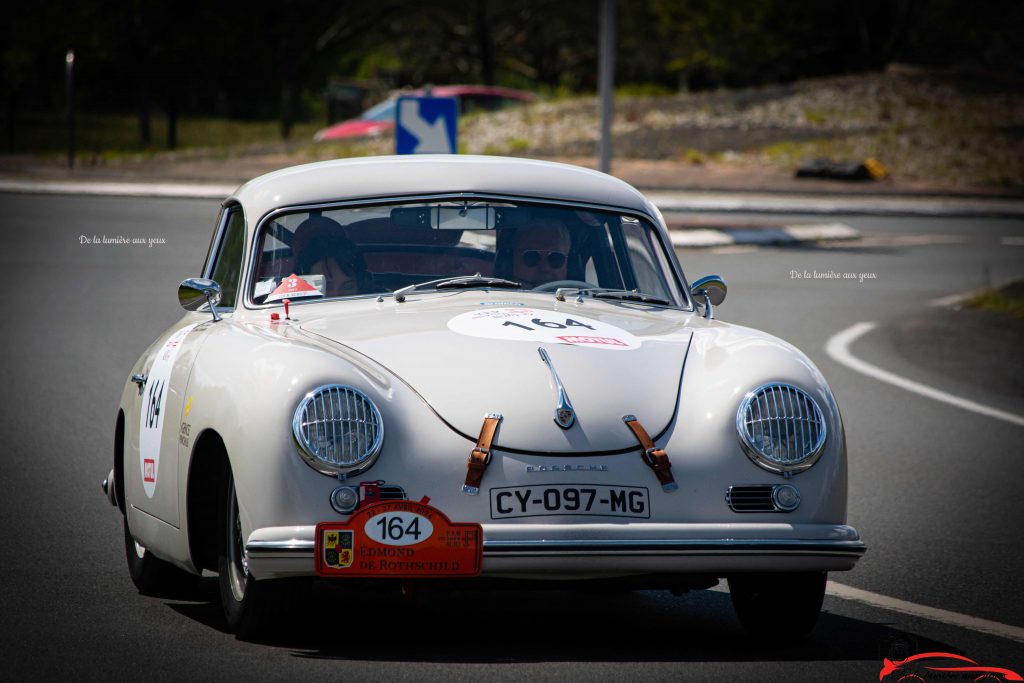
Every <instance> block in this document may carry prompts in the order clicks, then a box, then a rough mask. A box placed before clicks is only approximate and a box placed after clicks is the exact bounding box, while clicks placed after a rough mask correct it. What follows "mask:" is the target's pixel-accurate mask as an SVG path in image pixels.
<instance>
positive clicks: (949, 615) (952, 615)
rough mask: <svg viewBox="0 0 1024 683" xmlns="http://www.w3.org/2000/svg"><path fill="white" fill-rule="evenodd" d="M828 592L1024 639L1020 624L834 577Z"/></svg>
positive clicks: (725, 589) (725, 590) (723, 585)
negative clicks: (932, 604) (920, 601)
mask: <svg viewBox="0 0 1024 683" xmlns="http://www.w3.org/2000/svg"><path fill="white" fill-rule="evenodd" d="M709 590H712V591H715V592H718V593H728V592H729V586H728V585H727V584H726V583H725V582H724V581H723V582H722V583H719V584H718V585H717V586H715V587H714V588H710V589H709ZM825 595H831V596H832V597H834V598H839V599H841V600H851V601H853V602H860V603H863V604H865V605H870V606H871V607H877V608H879V609H884V610H888V611H890V612H899V613H900V614H907V615H909V616H912V617H919V618H921V619H928V620H929V621H937V622H939V623H940V624H948V625H950V626H957V627H959V628H965V629H967V630H969V631H977V632H978V633H986V634H988V635H992V636H999V637H1000V638H1006V639H1007V640H1015V641H1017V642H1018V643H1024V628H1020V627H1018V626H1011V625H1009V624H1003V623H1000V622H998V621H991V620H989V619H981V618H979V617H972V616H969V615H967V614H960V613H959V612H951V611H950V610H947V609H938V608H937V607H928V606H927V605H918V604H917V603H915V602H908V601H906V600H900V599H899V598H890V597H889V596H888V595H882V594H880V593H872V592H871V591H866V590H861V589H860V588H854V587H853V586H847V585H845V584H842V583H836V582H835V581H829V582H828V583H827V584H826V585H825Z"/></svg>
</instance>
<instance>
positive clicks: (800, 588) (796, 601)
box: [729, 572, 828, 640]
mask: <svg viewBox="0 0 1024 683" xmlns="http://www.w3.org/2000/svg"><path fill="white" fill-rule="evenodd" d="M827 579H828V574H827V573H826V572H801V573H791V574H736V575H734V576H730V577H729V594H730V596H731V597H732V605H733V608H734V609H735V610H736V616H738V617H739V620H740V623H741V624H743V628H744V629H745V630H746V631H747V632H748V633H749V634H750V635H752V636H757V637H758V638H762V639H769V640H788V639H791V638H802V637H803V636H805V635H807V634H808V633H810V631H811V629H812V628H814V624H815V623H816V622H817V621H818V615H819V614H820V613H821V603H822V601H823V600H824V598H825V582H826V580H827Z"/></svg>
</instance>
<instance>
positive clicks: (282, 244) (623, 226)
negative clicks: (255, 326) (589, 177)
mask: <svg viewBox="0 0 1024 683" xmlns="http://www.w3.org/2000/svg"><path fill="white" fill-rule="evenodd" d="M256 244H257V252H256V262H255V273H254V277H253V279H252V282H251V285H250V286H251V289H250V297H251V300H252V301H253V303H255V304H270V303H275V302H278V301H280V300H282V299H285V298H288V299H291V300H295V301H298V300H321V299H330V298H337V297H347V296H361V295H381V294H390V293H393V292H399V291H401V294H403V295H404V294H405V293H406V292H411V291H415V292H425V291H434V290H437V291H452V290H454V289H458V288H482V287H501V288H503V289H523V290H531V289H532V290H537V291H550V292H555V291H556V290H557V289H559V288H573V289H579V290H582V291H583V292H584V293H592V294H594V295H595V296H597V295H599V294H602V293H606V292H609V291H611V292H624V293H625V295H624V296H620V297H619V298H620V299H621V300H626V301H630V300H632V301H640V302H647V303H668V304H671V305H681V304H682V303H685V297H683V296H682V294H681V291H680V288H679V286H678V284H677V281H676V278H675V277H674V275H673V274H672V269H671V266H670V262H669V259H668V256H667V254H666V253H665V250H664V247H663V246H662V244H661V241H660V240H659V239H658V235H657V232H656V231H655V229H654V227H653V226H652V225H651V223H649V222H648V220H647V219H644V218H638V217H636V216H630V215H623V214H619V213H615V212H608V211H597V210H592V209H583V208H579V207H570V206H554V205H538V204H529V203H516V202H509V201H504V200H502V201H493V200H464V199H459V200H453V201H435V202H418V203H403V204H388V205H374V206H362V207H340V208H334V209H332V208H323V209H318V210H315V211H308V210H305V211H299V212H293V213H285V214H280V215H277V216H275V217H274V218H273V219H272V220H268V221H265V222H264V223H263V225H262V226H261V228H260V234H259V236H258V238H257V243H256ZM452 278H462V279H460V280H455V281H449V282H446V281H447V280H451V279H452ZM410 288H411V289H410ZM634 291H636V292H638V293H640V294H642V295H644V296H645V297H647V298H644V299H641V298H636V297H634V298H629V293H632V292H634ZM658 300H660V302H659V301H658Z"/></svg>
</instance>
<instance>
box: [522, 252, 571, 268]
mask: <svg viewBox="0 0 1024 683" xmlns="http://www.w3.org/2000/svg"><path fill="white" fill-rule="evenodd" d="M543 254H546V255H547V259H548V266H549V267H551V268H561V267H562V266H564V265H565V261H566V258H567V257H566V255H565V254H563V253H562V252H560V251H538V250H536V249H527V250H526V251H524V252H523V265H524V266H526V267H528V268H534V267H536V266H537V265H538V264H539V263H540V259H541V255H543Z"/></svg>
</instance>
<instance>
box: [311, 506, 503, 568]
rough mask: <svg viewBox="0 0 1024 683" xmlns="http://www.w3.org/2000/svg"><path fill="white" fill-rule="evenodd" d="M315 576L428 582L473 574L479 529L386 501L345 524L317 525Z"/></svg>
mask: <svg viewBox="0 0 1024 683" xmlns="http://www.w3.org/2000/svg"><path fill="white" fill-rule="evenodd" d="M315 548H316V550H315V557H316V573H317V575H318V576H331V577H334V576H350V577H360V578H429V577H449V576H477V575H479V574H480V570H481V567H482V562H483V561H482V557H483V527H482V526H480V525H479V524H458V523H454V522H452V521H451V520H450V519H448V517H447V516H446V515H445V514H444V513H443V512H441V511H440V510H438V509H437V508H435V507H432V506H430V505H427V504H425V503H417V502H414V501H409V500H393V501H392V500H389V501H382V502H379V503H373V504H372V505H368V506H366V507H363V508H361V509H360V510H359V511H358V512H356V513H355V514H354V515H352V516H351V517H349V518H348V520H346V521H344V522H321V523H320V524H317V526H316V541H315Z"/></svg>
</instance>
